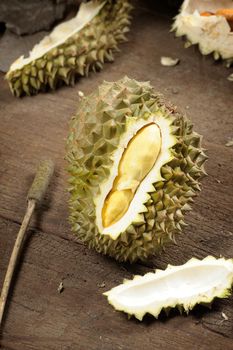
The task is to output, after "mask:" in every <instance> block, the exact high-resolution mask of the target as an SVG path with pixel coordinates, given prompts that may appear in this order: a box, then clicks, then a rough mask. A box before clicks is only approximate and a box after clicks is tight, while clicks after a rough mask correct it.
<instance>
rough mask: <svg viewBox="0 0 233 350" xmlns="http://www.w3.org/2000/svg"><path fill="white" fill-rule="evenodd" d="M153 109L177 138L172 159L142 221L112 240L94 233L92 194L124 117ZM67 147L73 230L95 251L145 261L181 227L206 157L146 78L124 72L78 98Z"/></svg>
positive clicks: (105, 171) (180, 117)
mask: <svg viewBox="0 0 233 350" xmlns="http://www.w3.org/2000/svg"><path fill="white" fill-rule="evenodd" d="M159 111H160V112H162V114H163V116H164V118H170V119H172V120H173V122H172V130H173V134H174V135H176V137H177V139H178V143H177V144H176V145H175V146H174V147H173V148H172V153H173V155H174V159H173V160H172V161H170V162H169V163H168V164H166V165H164V166H163V167H162V168H161V174H162V176H163V178H164V181H159V182H157V183H155V184H154V187H155V189H156V191H155V192H152V193H150V199H149V200H148V202H147V203H146V207H147V209H148V212H147V213H144V220H143V221H142V222H141V223H140V224H137V226H135V225H130V226H129V227H128V228H127V230H126V231H125V232H124V233H122V234H120V236H119V237H118V238H117V239H116V240H112V239H111V238H110V237H109V236H107V235H101V234H100V233H99V232H98V228H97V227H96V222H95V220H96V216H95V205H94V201H93V199H94V198H95V197H96V196H97V195H98V194H99V184H100V183H102V181H104V180H106V178H108V176H109V168H110V167H111V165H112V161H111V159H110V156H111V154H112V152H113V151H114V150H116V149H117V147H118V145H119V141H120V137H121V135H122V134H123V133H124V131H125V128H126V125H125V120H126V116H127V117H134V118H136V119H140V118H144V119H146V118H148V116H149V115H151V114H152V113H153V114H156V113H157V112H159ZM67 151H68V153H67V159H68V161H69V167H68V171H69V173H70V180H69V184H70V186H69V191H70V194H71V197H70V203H69V204H70V221H71V223H72V228H73V231H74V232H75V233H76V234H77V235H78V237H79V238H80V239H81V240H82V241H84V242H86V243H87V244H88V246H89V247H91V248H95V249H96V250H97V251H98V252H101V253H103V254H107V255H109V256H112V257H114V258H115V259H117V260H119V261H126V260H129V261H130V262H133V261H135V260H137V259H140V260H146V259H147V257H148V256H150V255H152V254H154V253H155V252H156V251H157V250H158V249H159V248H160V247H161V246H163V244H164V243H166V242H167V241H170V240H172V239H173V237H174V235H175V233H177V232H179V231H181V227H182V226H183V225H184V222H183V214H184V212H185V211H186V210H190V206H189V202H191V201H192V198H193V196H195V194H196V192H197V191H198V190H199V189H200V187H199V182H198V180H199V178H200V177H202V176H203V174H204V170H203V163H204V161H205V160H206V158H207V157H206V156H205V154H204V152H203V150H202V148H201V137H200V136H199V135H198V134H197V133H195V132H193V130H192V124H191V123H190V122H189V121H188V120H187V119H186V118H184V116H183V115H182V114H180V113H179V112H177V110H176V108H175V107H174V106H171V105H170V104H167V103H165V102H164V100H163V97H162V96H161V95H158V94H155V92H154V90H153V88H152V87H151V86H150V84H149V83H140V82H137V81H135V80H131V79H129V78H127V77H125V78H124V79H122V80H119V81H117V82H115V83H109V82H104V83H103V84H102V85H100V87H99V88H98V89H97V91H95V92H94V93H92V94H91V95H90V96H88V97H86V98H84V99H83V100H82V101H81V103H80V108H79V110H78V112H77V115H76V116H74V117H73V119H72V121H71V126H70V134H69V137H68V147H67Z"/></svg>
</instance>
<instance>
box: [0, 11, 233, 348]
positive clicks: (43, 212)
mask: <svg viewBox="0 0 233 350" xmlns="http://www.w3.org/2000/svg"><path fill="white" fill-rule="evenodd" d="M170 23H171V18H168V17H167V16H161V15H159V14H157V13H152V12H151V10H150V9H149V10H145V9H144V10H142V9H138V10H136V11H135V18H134V22H133V26H132V30H131V33H130V35H129V42H128V43H126V44H123V45H122V46H121V49H122V51H121V52H120V53H118V54H117V55H116V61H115V63H114V64H106V65H105V68H104V70H103V71H102V72H101V73H98V74H94V73H93V74H91V75H90V77H89V78H88V79H81V80H80V81H79V83H78V84H76V86H75V87H74V88H70V87H63V88H61V89H59V90H58V91H56V92H54V93H47V94H39V95H37V96H35V97H31V98H28V97H25V98H22V99H17V98H14V97H13V96H12V95H11V94H10V91H9V88H8V86H7V83H6V81H5V80H4V77H3V75H0V131H1V137H0V157H1V167H0V194H1V195H0V219H1V220H0V232H1V233H0V256H1V260H0V283H1V282H2V281H3V278H4V273H5V271H6V267H7V263H8V260H9V256H10V252H11V249H12V246H13V243H14V240H15V237H16V233H17V231H18V227H19V224H20V223H21V220H22V217H23V213H24V209H25V206H26V203H25V200H26V194H27V191H28V188H29V186H30V184H31V181H32V179H33V175H34V173H35V170H36V166H37V164H38V162H39V160H40V159H41V158H47V157H49V158H52V159H53V160H54V161H55V163H56V170H55V176H54V177H53V180H52V183H51V186H50V188H49V191H48V193H47V195H46V198H45V200H44V201H43V203H42V206H41V208H40V210H39V211H38V213H37V215H36V217H35V218H34V220H33V221H32V225H31V231H30V232H29V238H28V242H27V245H26V247H25V249H24V255H23V258H22V261H21V264H20V266H19V273H18V274H17V276H16V280H15V285H14V290H13V293H12V294H11V297H10V303H9V305H8V309H7V316H6V318H5V322H4V328H3V331H2V334H1V346H2V349H5V350H16V349H17V350H31V349H33V350H41V349H45V350H47V349H48V350H50V349H51V350H58V349H59V350H60V349H62V350H79V349H80V350H83V349H85V350H112V349H113V350H115V349H124V350H128V349H129V350H131V349H135V350H141V349H142V348H147V349H148V350H150V349H188V348H190V349H198V350H199V349H203V350H205V349H216V350H221V349H226V350H228V349H233V340H232V338H233V326H232V325H233V307H232V302H233V298H232V297H231V298H229V299H228V300H216V301H215V302H214V304H213V308H212V310H211V311H210V310H208V309H206V308H203V307H200V306H197V307H196V308H195V309H194V310H193V312H191V313H190V315H189V316H183V315H182V316H180V315H179V314H178V312H177V311H173V312H172V313H171V316H170V317H169V318H167V317H166V316H165V315H161V317H160V318H159V320H158V321H157V320H154V319H153V318H151V317H146V319H145V320H144V322H142V323H140V322H137V321H136V320H134V319H132V320H127V317H126V316H125V315H123V314H121V313H118V312H114V311H113V309H112V308H111V307H110V306H109V305H108V304H107V301H106V299H105V297H103V296H102V293H103V292H104V291H105V290H108V289H109V288H111V287H113V286H115V285H116V284H118V283H121V282H122V280H123V279H124V278H130V277H131V276H132V274H134V273H140V274H142V273H145V272H147V271H149V270H151V269H153V268H156V267H158V268H165V267H166V265H167V264H168V263H170V264H182V263H184V262H185V261H187V260H188V259H190V258H191V257H192V256H196V257H198V258H203V257H205V256H207V255H214V256H216V257H218V256H220V255H223V256H225V257H233V195H232V184H233V148H232V147H226V146H225V143H226V142H227V141H228V139H229V138H230V137H232V136H233V134H232V133H233V112H232V111H233V100H232V88H233V85H232V83H230V82H229V81H227V79H226V77H227V76H228V75H229V74H230V73H231V72H232V69H230V70H226V68H224V66H223V65H222V64H218V63H215V62H214V61H213V60H212V58H211V57H202V56H201V55H200V54H199V52H198V51H197V50H196V48H190V49H188V50H185V49H184V48H183V42H182V40H180V39H175V38H174V36H173V34H171V33H168V30H169V26H170ZM161 56H173V57H178V58H180V64H179V65H178V66H176V67H163V66H161V65H160V57H161ZM126 74H127V75H128V76H130V77H132V78H136V79H138V80H150V81H151V83H152V84H153V85H154V86H155V87H156V89H157V90H159V91H160V92H162V93H164V94H165V96H166V97H167V98H168V99H169V100H171V101H172V102H174V103H175V104H177V105H178V106H180V108H181V109H182V110H183V111H185V112H187V114H188V115H189V116H190V118H191V119H192V121H193V122H194V124H195V129H196V130H197V131H198V132H199V133H201V134H203V136H204V139H203V143H204V147H205V148H207V149H208V156H209V161H208V164H207V165H206V170H207V172H208V174H209V176H208V177H206V178H205V179H204V181H203V186H202V192H201V194H200V195H199V196H198V197H197V198H196V200H195V203H194V205H193V211H192V212H190V213H189V214H188V215H187V217H186V221H187V222H188V224H189V226H188V227H187V228H186V229H185V230H184V232H183V233H182V234H180V235H179V237H177V245H175V244H172V245H170V246H168V247H167V248H166V250H165V252H164V253H163V254H161V255H159V256H156V257H154V258H153V259H151V260H150V261H148V263H147V264H144V265H142V264H135V265H132V266H130V265H128V264H117V263H116V262H115V261H114V260H112V259H109V258H107V257H103V256H101V255H99V254H97V253H96V252H94V251H90V250H88V249H87V248H86V247H85V246H84V245H83V244H81V243H80V242H77V240H76V239H75V238H74V237H73V236H72V234H71V233H70V227H69V225H68V222H67V216H68V209H67V199H68V194H67V192H66V183H67V175H66V170H65V167H66V162H65V160H64V156H65V138H66V136H67V133H68V122H69V120H70V117H71V116H72V115H73V114H74V113H75V110H76V108H77V106H78V103H79V97H78V91H79V90H81V91H83V92H84V93H85V94H88V93H90V92H91V91H92V90H93V89H95V88H96V87H97V86H98V84H99V83H101V82H102V81H103V80H108V81H113V80H117V79H119V78H121V77H122V76H124V75H126ZM61 281H63V284H64V291H63V292H62V293H61V294H60V293H58V291H57V288H58V286H59V283H60V282H61ZM103 285H105V286H104V287H101V286H103ZM222 312H224V314H225V315H227V317H228V320H224V319H223V316H222Z"/></svg>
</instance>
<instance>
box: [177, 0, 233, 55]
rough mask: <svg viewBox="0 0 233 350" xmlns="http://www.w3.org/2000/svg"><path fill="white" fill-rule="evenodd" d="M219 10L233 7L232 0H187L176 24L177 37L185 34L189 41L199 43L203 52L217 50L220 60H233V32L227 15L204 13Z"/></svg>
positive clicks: (207, 52)
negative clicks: (205, 14)
mask: <svg viewBox="0 0 233 350" xmlns="http://www.w3.org/2000/svg"><path fill="white" fill-rule="evenodd" d="M219 9H233V2H232V1H231V0H220V1H213V0H207V1H200V0H185V1H184V2H183V5H182V7H181V11H180V13H179V14H178V15H177V17H176V19H175V22H174V24H173V30H175V31H176V35H177V36H183V35H184V36H186V37H187V39H188V42H189V43H190V44H198V45H199V48H200V51H201V53H202V54H203V55H208V54H210V53H212V52H213V53H214V57H215V58H216V59H218V58H219V57H222V58H223V59H232V57H233V32H232V31H231V26H230V24H229V23H228V21H227V19H226V18H225V17H224V16H220V15H219V16H218V15H211V16H202V15H201V13H205V12H210V13H216V12H217V11H218V10H219Z"/></svg>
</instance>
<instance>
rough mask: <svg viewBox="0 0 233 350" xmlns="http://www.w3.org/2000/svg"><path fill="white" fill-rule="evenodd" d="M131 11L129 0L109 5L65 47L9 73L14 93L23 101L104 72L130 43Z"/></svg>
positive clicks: (119, 0)
mask: <svg viewBox="0 0 233 350" xmlns="http://www.w3.org/2000/svg"><path fill="white" fill-rule="evenodd" d="M98 2H99V3H101V1H98ZM131 9H132V6H131V5H130V4H129V1H128V0H126V1H125V0H118V1H106V4H105V5H104V7H103V8H102V9H101V10H100V12H99V14H97V15H96V16H95V17H94V18H93V19H92V20H91V21H90V22H89V23H88V24H87V25H86V26H85V27H84V28H83V29H81V30H80V31H79V32H77V33H76V34H74V35H73V36H71V37H70V38H68V39H67V40H66V41H65V42H64V43H62V44H60V45H59V46H56V47H54V48H53V49H51V50H50V51H48V52H47V53H46V54H44V55H43V56H42V57H40V58H38V59H36V60H34V61H32V62H30V63H29V64H27V65H24V66H23V67H22V68H21V69H17V70H9V72H8V73H7V75H6V79H7V80H8V82H9V85H10V89H11V91H12V93H13V94H14V95H15V96H17V97H19V96H21V95H25V94H26V95H34V94H37V93H38V92H39V91H46V90H48V89H52V90H54V89H56V88H57V87H58V86H59V85H63V84H66V85H74V83H75V81H76V79H77V78H78V77H79V76H88V73H89V72H90V71H99V70H101V69H102V68H103V64H104V63H105V62H112V61H113V60H114V57H113V54H114V52H116V51H119V49H118V44H119V43H121V42H124V41H126V36H125V34H126V33H127V32H128V31H129V25H130V11H131Z"/></svg>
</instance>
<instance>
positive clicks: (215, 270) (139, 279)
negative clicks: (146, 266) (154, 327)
mask: <svg viewBox="0 0 233 350" xmlns="http://www.w3.org/2000/svg"><path fill="white" fill-rule="evenodd" d="M232 285H233V259H228V260H225V259H224V258H221V259H215V258H214V257H212V256H208V257H206V258H205V259H203V260H198V259H195V258H192V259H191V260H189V261H188V262H186V264H184V265H181V266H171V265H168V266H167V268H166V270H156V271H155V272H149V273H147V274H145V275H144V276H135V277H134V278H133V280H125V281H124V283H123V284H120V285H119V286H117V287H115V288H113V289H111V290H110V291H108V292H106V293H104V295H106V296H107V298H108V301H109V303H110V304H111V305H112V306H113V307H114V309H116V310H119V311H123V312H125V313H127V314H128V315H129V316H132V315H134V316H135V317H136V318H137V319H138V320H140V321H141V320H142V319H143V317H144V316H145V314H146V313H148V314H151V315H152V316H154V317H156V318H158V316H159V314H160V313H161V311H162V310H164V311H165V312H166V313H167V314H168V313H169V311H170V309H171V308H175V307H177V308H178V309H179V310H180V312H182V311H183V310H184V311H185V312H186V313H188V312H189V310H192V309H193V308H194V306H195V305H197V304H203V305H206V306H209V305H210V304H211V302H212V301H213V300H214V298H227V297H228V296H229V295H230V294H231V287H232Z"/></svg>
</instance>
